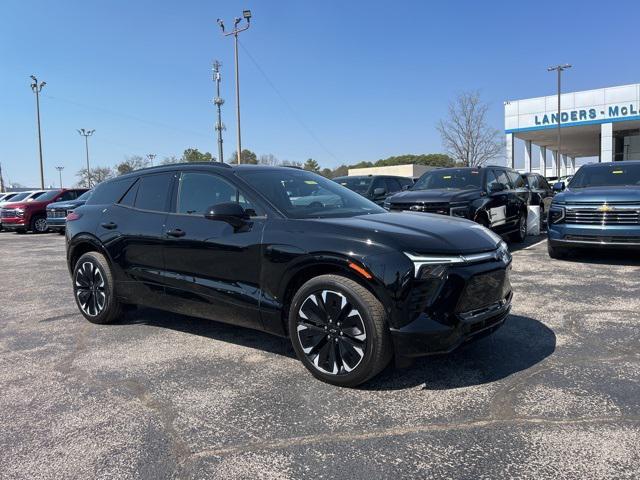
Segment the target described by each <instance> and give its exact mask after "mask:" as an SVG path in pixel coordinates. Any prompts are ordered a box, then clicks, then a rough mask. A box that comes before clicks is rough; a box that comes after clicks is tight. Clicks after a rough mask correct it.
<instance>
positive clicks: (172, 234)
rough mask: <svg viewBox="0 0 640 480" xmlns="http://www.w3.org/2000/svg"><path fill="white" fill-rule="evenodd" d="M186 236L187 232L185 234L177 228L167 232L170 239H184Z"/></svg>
mask: <svg viewBox="0 0 640 480" xmlns="http://www.w3.org/2000/svg"><path fill="white" fill-rule="evenodd" d="M186 234H187V232H185V231H184V230H180V229H179V228H175V229H173V230H169V231H168V232H167V235H169V236H170V237H176V238H180V237H184V236H185V235H186Z"/></svg>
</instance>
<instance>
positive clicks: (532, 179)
mask: <svg viewBox="0 0 640 480" xmlns="http://www.w3.org/2000/svg"><path fill="white" fill-rule="evenodd" d="M527 183H528V184H529V188H531V189H534V190H535V189H539V188H540V183H539V182H538V176H537V175H527Z"/></svg>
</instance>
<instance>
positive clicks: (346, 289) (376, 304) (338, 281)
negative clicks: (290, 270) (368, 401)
mask: <svg viewBox="0 0 640 480" xmlns="http://www.w3.org/2000/svg"><path fill="white" fill-rule="evenodd" d="M385 317H386V315H385V309H384V307H383V306H382V303H380V301H379V300H378V299H377V298H376V297H375V296H374V295H373V294H372V293H371V292H370V291H369V290H367V289H366V288H364V287H363V286H362V285H360V284H359V283H357V282H355V281H353V280H351V279H349V278H347V277H343V276H341V275H321V276H318V277H316V278H313V279H311V280H309V281H308V282H306V283H305V284H304V285H302V287H301V288H300V289H299V290H298V291H297V292H296V294H295V295H294V297H293V301H292V303H291V309H290V311H289V334H290V336H291V343H292V344H293V348H294V350H295V352H296V355H297V356H298V358H299V359H300V361H301V362H302V363H303V364H304V366H305V367H307V369H308V370H309V371H310V372H311V373H312V374H313V375H314V376H315V377H316V378H319V379H320V380H323V381H325V382H327V383H331V384H333V385H339V386H344V387H355V386H357V385H359V384H361V383H363V382H365V381H367V380H369V379H370V378H372V377H373V376H375V375H377V374H378V373H380V371H382V369H384V368H385V367H386V366H387V364H388V363H389V360H390V359H391V356H392V345H391V339H390V335H389V329H388V326H387V323H386V321H385Z"/></svg>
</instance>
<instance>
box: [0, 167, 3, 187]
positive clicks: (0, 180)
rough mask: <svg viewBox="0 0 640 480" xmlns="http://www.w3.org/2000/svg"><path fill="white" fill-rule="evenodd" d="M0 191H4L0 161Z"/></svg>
mask: <svg viewBox="0 0 640 480" xmlns="http://www.w3.org/2000/svg"><path fill="white" fill-rule="evenodd" d="M0 192H4V177H3V176H2V164H1V163H0Z"/></svg>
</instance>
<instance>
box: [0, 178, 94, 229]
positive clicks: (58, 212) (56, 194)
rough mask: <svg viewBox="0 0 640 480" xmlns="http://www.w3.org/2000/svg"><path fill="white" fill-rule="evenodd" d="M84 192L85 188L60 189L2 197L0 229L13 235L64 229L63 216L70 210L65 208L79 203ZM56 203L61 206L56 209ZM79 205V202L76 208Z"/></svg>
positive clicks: (0, 202)
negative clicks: (68, 204)
mask: <svg viewBox="0 0 640 480" xmlns="http://www.w3.org/2000/svg"><path fill="white" fill-rule="evenodd" d="M86 192H87V189H86V188H72V189H65V188H60V189H52V190H35V191H29V192H20V193H17V194H13V193H8V194H4V195H3V196H2V197H0V228H1V229H3V230H8V231H14V232H17V233H25V232H29V231H30V232H34V233H44V232H47V231H49V230H53V229H58V230H59V229H61V228H62V229H64V220H65V218H66V213H67V211H68V210H69V209H70V207H65V205H67V202H76V201H77V200H80V198H82V196H83V195H84V194H85V193H86ZM85 200H86V198H85ZM57 203H62V206H60V207H58V206H56V204H57ZM83 203H84V201H80V202H79V203H78V204H77V205H81V204H83ZM77 205H76V206H77ZM49 207H52V208H49ZM63 212H64V216H62V213H63ZM50 216H51V218H49V217H50ZM54 217H57V218H54Z"/></svg>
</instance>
